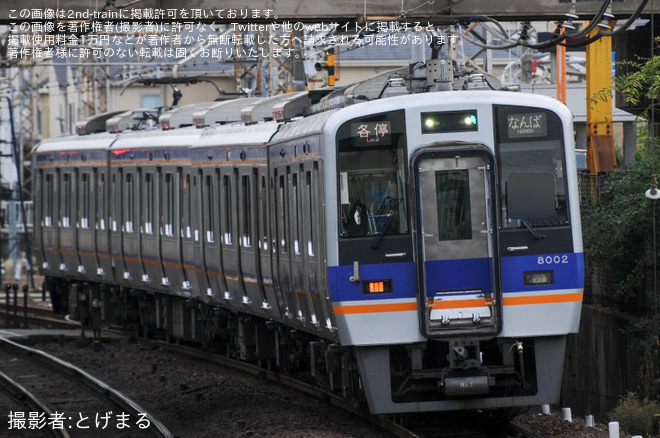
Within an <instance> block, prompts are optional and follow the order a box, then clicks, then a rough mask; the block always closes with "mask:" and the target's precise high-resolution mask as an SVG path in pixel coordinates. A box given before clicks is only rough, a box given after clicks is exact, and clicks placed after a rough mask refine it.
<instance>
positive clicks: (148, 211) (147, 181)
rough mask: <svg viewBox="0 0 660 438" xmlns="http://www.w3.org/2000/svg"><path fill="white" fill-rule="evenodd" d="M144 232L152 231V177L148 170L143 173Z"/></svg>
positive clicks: (151, 232) (150, 232) (149, 232)
mask: <svg viewBox="0 0 660 438" xmlns="http://www.w3.org/2000/svg"><path fill="white" fill-rule="evenodd" d="M144 191H145V195H144V197H145V199H144V204H145V205H144V208H145V212H144V232H145V233H147V234H153V233H154V208H155V206H154V177H153V175H152V174H151V173H150V172H147V173H145V174H144Z"/></svg>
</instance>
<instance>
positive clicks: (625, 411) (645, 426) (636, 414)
mask: <svg viewBox="0 0 660 438" xmlns="http://www.w3.org/2000/svg"><path fill="white" fill-rule="evenodd" d="M658 412H660V403H658V402H656V401H649V399H647V398H644V399H642V400H640V399H639V398H638V397H637V395H636V394H635V393H634V392H628V393H627V394H626V396H625V397H624V398H623V399H621V400H619V401H618V403H617V405H616V408H614V410H613V411H612V412H610V414H609V417H610V420H612V421H618V422H619V424H620V425H621V428H622V429H623V431H624V432H626V433H628V434H631V435H643V436H647V437H648V436H651V435H652V434H653V414H657V413H658Z"/></svg>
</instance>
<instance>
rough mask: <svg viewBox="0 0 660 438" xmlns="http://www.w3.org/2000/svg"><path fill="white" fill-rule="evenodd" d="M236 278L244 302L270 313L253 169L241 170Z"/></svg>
mask: <svg viewBox="0 0 660 438" xmlns="http://www.w3.org/2000/svg"><path fill="white" fill-rule="evenodd" d="M239 180H240V181H239V184H240V187H239V196H238V212H239V222H238V226H239V252H240V263H239V277H240V278H242V279H243V286H244V288H245V293H246V295H245V296H246V297H247V302H251V303H254V304H253V305H252V308H257V307H260V308H261V309H263V310H270V309H271V305H270V303H269V302H268V299H267V298H266V293H265V291H264V286H263V282H262V276H261V263H260V262H261V260H260V258H259V251H258V248H259V237H258V220H259V209H260V204H259V202H258V198H257V184H258V169H257V168H256V167H249V168H245V167H244V168H242V169H241V172H240V173H239Z"/></svg>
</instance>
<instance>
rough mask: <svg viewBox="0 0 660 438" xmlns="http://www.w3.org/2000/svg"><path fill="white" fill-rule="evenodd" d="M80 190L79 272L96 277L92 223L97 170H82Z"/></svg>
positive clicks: (94, 239)
mask: <svg viewBox="0 0 660 438" xmlns="http://www.w3.org/2000/svg"><path fill="white" fill-rule="evenodd" d="M79 177H80V184H79V190H78V219H77V221H76V233H77V240H78V263H79V265H78V272H79V273H81V274H85V275H96V268H97V263H96V237H95V234H96V233H95V230H94V226H93V223H92V211H93V202H94V201H93V196H92V195H93V193H92V188H93V184H94V181H95V180H96V169H94V168H92V169H85V168H83V169H81V170H80V172H79Z"/></svg>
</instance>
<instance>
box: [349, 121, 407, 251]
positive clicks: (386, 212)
mask: <svg viewBox="0 0 660 438" xmlns="http://www.w3.org/2000/svg"><path fill="white" fill-rule="evenodd" d="M337 149H338V154H339V155H338V160H337V162H338V164H339V165H338V166H337V167H338V172H339V174H338V180H339V187H338V190H339V196H338V198H339V212H340V218H339V219H340V227H339V233H340V236H341V237H344V238H352V237H359V236H367V235H380V234H386V235H389V234H408V232H409V226H408V214H407V208H408V200H407V194H406V186H405V181H406V140H405V119H404V113H403V111H394V112H390V113H383V114H377V115H374V116H368V117H363V118H359V119H354V120H350V121H348V122H346V123H344V124H343V125H342V126H341V127H340V128H339V130H338V131H337Z"/></svg>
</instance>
